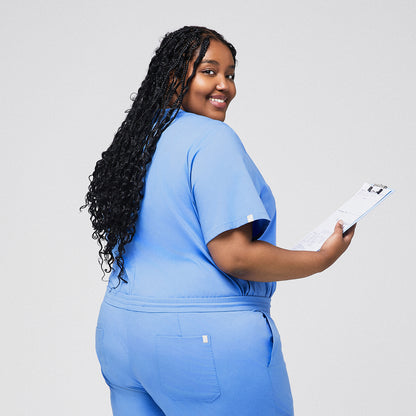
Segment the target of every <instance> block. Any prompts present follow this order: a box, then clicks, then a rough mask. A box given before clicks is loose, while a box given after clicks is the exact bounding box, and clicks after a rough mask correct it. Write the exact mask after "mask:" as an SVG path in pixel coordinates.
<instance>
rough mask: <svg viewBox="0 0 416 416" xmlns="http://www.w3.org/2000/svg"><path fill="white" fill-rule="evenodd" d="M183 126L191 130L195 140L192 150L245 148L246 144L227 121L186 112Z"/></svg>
mask: <svg viewBox="0 0 416 416" xmlns="http://www.w3.org/2000/svg"><path fill="white" fill-rule="evenodd" d="M182 122H183V123H184V124H183V127H185V126H186V130H187V131H189V132H190V133H191V134H192V135H193V138H194V140H193V141H192V146H191V149H190V150H191V152H192V153H194V152H198V151H199V150H201V149H204V148H211V149H220V148H222V149H227V148H229V149H230V150H240V151H241V150H244V146H243V144H242V142H241V140H240V138H239V136H238V135H237V133H236V132H235V131H234V129H233V128H232V127H230V126H229V125H228V124H227V123H225V122H223V121H220V120H214V119H212V118H209V117H205V116H201V115H198V114H194V113H185V116H183V117H182Z"/></svg>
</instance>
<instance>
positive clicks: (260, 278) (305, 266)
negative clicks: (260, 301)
mask: <svg viewBox="0 0 416 416" xmlns="http://www.w3.org/2000/svg"><path fill="white" fill-rule="evenodd" d="M330 264H331V260H330V259H328V258H325V257H324V256H322V255H321V253H319V252H314V251H294V250H286V249H283V248H280V247H276V246H274V245H272V244H269V243H267V242H265V241H260V240H256V241H253V242H251V243H250V244H249V245H248V246H247V247H246V248H245V250H244V252H242V253H241V255H240V256H239V257H238V260H237V261H236V263H235V267H234V268H233V270H232V271H231V273H230V274H231V275H232V276H234V277H238V278H240V279H244V280H252V281H257V282H274V281H279V280H292V279H299V278H302V277H306V276H310V275H312V274H315V273H319V272H321V271H323V270H325V269H326V268H327V267H328V266H329V265H330Z"/></svg>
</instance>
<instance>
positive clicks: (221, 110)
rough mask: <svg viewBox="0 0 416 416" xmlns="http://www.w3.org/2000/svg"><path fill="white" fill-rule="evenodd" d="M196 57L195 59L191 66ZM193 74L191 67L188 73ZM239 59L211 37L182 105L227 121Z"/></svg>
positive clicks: (204, 114) (184, 108)
mask: <svg viewBox="0 0 416 416" xmlns="http://www.w3.org/2000/svg"><path fill="white" fill-rule="evenodd" d="M195 60H196V58H194V59H193V60H192V61H191V67H192V65H193V64H194V62H195ZM190 75H191V70H189V71H188V74H187V76H188V77H189V76H190ZM234 77H235V62H234V58H233V55H232V54H231V51H230V49H229V48H228V47H227V46H226V45H224V43H222V42H219V41H215V40H213V41H211V42H210V45H209V48H208V50H207V52H206V53H205V56H204V59H203V60H202V61H201V63H200V64H199V67H198V69H197V72H196V74H195V77H194V79H193V80H192V82H191V85H190V88H189V91H188V93H187V94H186V95H185V97H184V99H183V101H182V106H181V108H182V109H183V110H185V111H188V112H190V113H195V114H200V115H202V116H206V117H210V118H212V119H215V120H220V121H224V120H225V113H226V111H227V109H228V106H229V105H230V102H231V101H232V99H233V98H234V97H235V94H236V88H235V83H234Z"/></svg>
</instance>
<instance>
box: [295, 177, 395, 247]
mask: <svg viewBox="0 0 416 416" xmlns="http://www.w3.org/2000/svg"><path fill="white" fill-rule="evenodd" d="M393 192H394V191H393V189H390V188H389V187H387V186H386V185H382V184H369V183H367V182H365V183H364V184H363V185H362V186H361V188H360V189H359V190H358V192H356V194H355V195H354V196H353V197H352V198H350V199H349V200H348V201H346V202H345V203H344V204H343V205H342V206H341V207H340V208H338V209H337V210H336V211H335V212H334V213H333V214H331V215H330V216H329V217H328V218H327V219H326V220H325V221H324V222H322V223H321V224H320V225H319V226H318V227H316V228H315V229H314V230H313V231H311V232H310V233H309V234H307V235H306V236H305V237H304V238H302V240H300V241H299V242H298V243H297V244H296V245H295V246H294V247H293V250H306V251H318V250H319V249H320V248H321V247H322V244H323V243H324V242H325V240H326V239H327V238H328V237H329V236H330V235H331V234H332V233H333V232H334V227H335V224H336V223H337V222H338V221H339V220H342V221H343V222H344V225H343V232H344V233H345V232H346V231H347V230H348V229H350V228H351V227H352V226H353V225H354V224H355V223H357V222H358V221H360V220H361V219H362V218H363V217H364V216H365V215H367V214H368V213H369V212H370V211H372V210H373V209H374V208H375V207H376V206H377V205H378V204H380V203H381V202H382V201H384V200H385V199H386V198H387V197H388V196H389V195H391V194H392V193H393Z"/></svg>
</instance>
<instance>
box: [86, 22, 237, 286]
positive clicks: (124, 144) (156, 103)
mask: <svg viewBox="0 0 416 416" xmlns="http://www.w3.org/2000/svg"><path fill="white" fill-rule="evenodd" d="M211 39H213V40H217V41H220V42H222V43H223V44H225V45H226V46H227V47H228V48H229V49H230V51H231V54H232V56H233V59H234V62H235V61H236V59H235V57H236V50H235V48H234V46H233V45H232V44H231V43H229V42H227V41H226V40H225V39H224V37H223V36H222V35H220V34H219V33H218V32H216V31H215V30H212V29H208V28H206V27H202V26H184V27H182V28H181V29H178V30H176V31H174V32H169V33H167V34H166V35H165V36H164V38H163V39H162V41H161V43H160V46H159V47H158V48H157V49H156V51H155V54H154V56H153V58H152V60H151V61H150V64H149V69H148V72H147V75H146V77H145V79H144V80H143V82H142V84H141V86H140V88H139V90H138V91H137V94H136V95H135V97H134V99H133V104H132V106H131V109H130V110H128V111H127V116H126V118H125V120H124V121H123V122H122V123H121V126H120V127H119V129H118V130H117V132H116V134H115V136H114V139H113V142H112V143H111V145H110V146H109V147H108V149H107V150H106V151H104V152H103V153H102V155H101V157H102V158H101V159H100V160H99V161H98V162H97V163H96V165H95V169H94V172H93V173H92V174H91V175H90V176H89V177H88V178H89V181H90V184H89V186H88V192H87V194H86V196H85V204H84V205H82V206H81V207H80V211H81V210H82V209H84V208H86V207H87V206H88V207H89V208H88V212H89V214H90V219H91V222H92V227H93V230H94V231H93V234H92V238H93V239H94V240H97V241H98V244H99V246H100V250H99V263H100V266H101V270H102V272H103V276H102V278H104V276H105V273H109V272H111V271H112V270H114V269H113V263H114V261H116V263H117V265H118V267H119V269H120V271H119V274H118V276H117V277H118V284H120V283H121V281H123V282H125V283H127V279H126V278H125V277H124V276H125V268H124V259H123V254H124V253H125V245H126V244H128V243H130V242H131V241H132V239H133V237H134V234H135V232H136V227H137V225H138V221H137V219H138V212H139V210H140V205H141V201H142V199H143V195H144V182H145V176H146V171H147V168H148V166H149V164H150V163H151V161H152V157H153V154H154V152H155V150H156V145H157V142H158V140H159V138H160V136H161V134H162V133H163V131H164V130H165V129H166V128H167V127H168V126H169V125H170V123H171V122H172V121H173V120H174V119H175V117H176V115H177V113H178V111H179V109H180V108H181V105H182V101H183V98H184V96H185V94H186V93H187V91H188V90H189V86H190V83H191V81H192V79H193V78H194V76H195V72H196V69H197V67H198V65H199V64H200V62H201V60H202V58H203V57H204V55H205V53H206V51H207V49H208V47H209V44H210V40H211ZM197 54H198V56H197V58H196V60H195V62H194V65H193V71H192V73H191V75H190V76H189V78H188V79H186V76H187V73H188V67H189V64H190V62H191V60H192V59H193V58H194V57H195V56H196V55H197ZM115 248H116V256H114V253H113V250H114V249H115ZM105 263H107V266H108V267H109V268H105Z"/></svg>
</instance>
